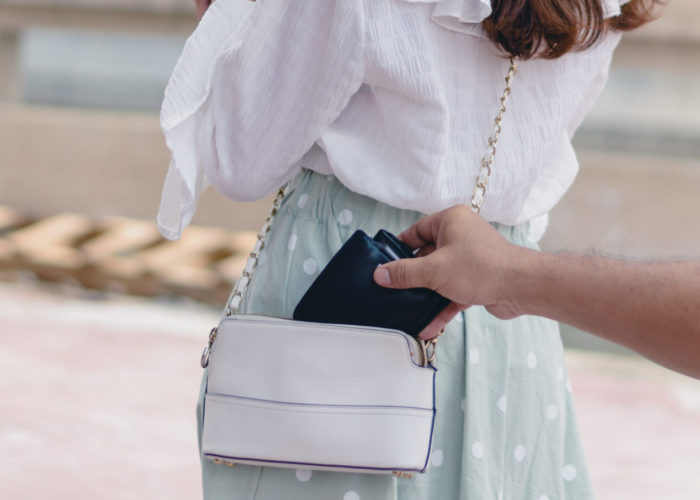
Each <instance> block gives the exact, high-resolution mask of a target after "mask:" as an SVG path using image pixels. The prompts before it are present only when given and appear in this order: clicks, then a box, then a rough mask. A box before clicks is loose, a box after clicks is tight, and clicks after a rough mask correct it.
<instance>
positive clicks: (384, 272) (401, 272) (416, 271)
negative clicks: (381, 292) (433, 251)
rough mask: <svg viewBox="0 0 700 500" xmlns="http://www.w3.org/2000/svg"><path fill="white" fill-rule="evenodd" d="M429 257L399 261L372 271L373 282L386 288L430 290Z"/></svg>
mask: <svg viewBox="0 0 700 500" xmlns="http://www.w3.org/2000/svg"><path fill="white" fill-rule="evenodd" d="M429 260H430V257H416V258H408V259H400V260H395V261H392V262H389V263H387V264H383V265H381V266H379V267H377V269H375V270H374V281H375V283H377V284H378V285H381V286H383V287H386V288H423V287H425V288H430V281H431V274H432V273H431V272H430V267H431V266H430V265H428V261H429Z"/></svg>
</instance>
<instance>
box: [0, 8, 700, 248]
mask: <svg viewBox="0 0 700 500" xmlns="http://www.w3.org/2000/svg"><path fill="white" fill-rule="evenodd" d="M191 4H192V2H191V1H190V0H148V1H146V0H128V1H126V0H121V1H114V0H99V1H98V0H0V68H1V71H0V204H7V205H10V206H12V207H14V208H16V209H18V210H20V211H23V212H26V213H31V214H36V215H45V214H49V213H53V212H57V211H66V210H73V211H78V212H84V213H89V214H121V215H127V216H133V217H141V218H150V219H153V218H154V217H155V213H156V211H157V205H158V202H159V198H160V188H161V183H162V179H163V176H164V173H165V170H166V168H167V164H168V159H169V155H168V152H167V150H166V148H165V145H164V144H163V140H162V136H161V134H160V129H159V126H158V115H157V110H158V106H159V103H160V99H161V98H162V89H163V88H164V86H165V83H166V82H167V78H168V75H169V72H170V70H171V68H172V66H173V65H174V64H175V62H176V60H177V57H178V55H179V52H180V50H181V48H182V45H183V44H184V41H185V39H186V37H187V35H188V34H189V32H191V30H192V29H193V28H194V27H195V23H196V19H195V16H194V9H193V6H192V5H191ZM698 26H700V4H698V2H695V1H693V0H674V1H673V2H671V4H670V5H669V6H668V7H667V9H666V12H665V14H664V16H663V17H662V18H661V19H659V20H658V21H656V22H655V23H652V24H651V25H649V26H648V27H645V28H643V29H642V30H639V31H638V32H636V33H633V34H629V35H625V37H624V38H623V42H622V43H621V45H620V47H619V48H618V51H617V52H616V55H615V59H614V62H613V65H612V68H611V71H610V81H609V84H608V86H607V88H606V90H605V91H604V94H603V96H602V97H601V99H600V101H599V102H598V104H597V106H596V107H595V108H594V110H593V111H592V112H591V114H590V116H589V117H588V118H587V120H586V121H585V122H584V124H583V125H582V127H581V129H580V130H579V132H578V133H577V135H576V138H575V145H576V148H577V150H578V152H579V157H580V160H581V165H582V168H581V173H580V175H579V178H578V179H577V181H576V183H575V184H574V187H573V188H572V189H571V191H570V192H569V193H568V194H567V196H566V197H565V198H564V199H563V200H562V202H561V203H560V204H559V205H558V206H557V207H556V208H555V210H554V211H553V212H552V215H551V224H550V228H549V230H548V233H547V234H546V236H545V238H544V240H543V241H542V245H543V247H545V248H548V249H572V250H585V249H589V248H594V249H598V250H601V251H606V252H611V253H621V254H626V255H634V256H672V255H698V253H699V251H698V249H699V248H700V231H699V230H698V229H699V228H700V201H699V200H700V196H698V194H699V193H700V160H699V158H700V140H699V138H700V96H699V94H700V93H698V92H697V89H698V88H700V30H698V28H697V27H698ZM267 204H268V202H267V201H266V200H264V201H262V202H259V203H255V204H245V205H240V204H236V203H233V202H230V201H229V200H226V199H225V198H223V197H222V196H221V195H219V194H218V193H217V192H216V191H215V190H214V189H210V190H209V191H208V192H207V193H205V195H204V196H203V197H202V200H201V205H200V210H199V212H198V214H197V216H196V218H195V222H198V223H201V224H216V225H222V226H225V227H230V228H241V227H245V228H257V226H258V225H259V223H260V220H261V218H262V216H263V213H264V212H265V211H266V209H267Z"/></svg>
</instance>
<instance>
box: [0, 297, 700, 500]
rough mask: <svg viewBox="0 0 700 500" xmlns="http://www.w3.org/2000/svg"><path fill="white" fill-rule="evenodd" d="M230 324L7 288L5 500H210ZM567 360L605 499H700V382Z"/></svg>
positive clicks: (0, 322) (2, 353)
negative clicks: (197, 405)
mask: <svg viewBox="0 0 700 500" xmlns="http://www.w3.org/2000/svg"><path fill="white" fill-rule="evenodd" d="M163 318H171V319H170V320H169V321H168V322H167V324H164V325H163V324H161V323H162V321H163ZM216 319H217V314H216V312H212V311H211V310H207V309H202V308H199V307H197V306H193V305H189V304H185V305H180V306H177V307H173V306H166V305H159V304H155V303H153V302H149V301H144V300H135V299H128V298H115V299H111V300H109V301H94V300H92V301H90V300H84V299H77V298H67V297H66V296H65V295H64V294H61V295H59V294H57V293H56V292H55V291H53V292H50V291H46V290H45V289H40V288H37V287H35V286H26V285H17V284H13V285H8V284H0V342H1V344H0V345H1V346H2V347H1V349H0V388H1V392H0V394H1V395H2V399H1V403H0V450H2V451H1V452H0V498H1V499H2V500H15V499H44V498H51V499H52V500H62V499H70V500H82V499H90V500H94V499H100V500H102V499H104V500H112V499H129V500H131V499H154V498H168V499H171V500H177V499H195V498H200V497H201V494H200V490H199V468H198V460H197V453H196V440H195V434H194V428H195V423H194V401H195V398H196V393H197V389H198V383H199V376H200V369H199V366H198V358H199V353H200V350H201V347H202V341H203V339H204V337H205V336H206V334H207V331H208V328H209V327H210V326H211V324H212V323H213V322H215V321H216ZM567 357H568V361H569V370H570V375H571V380H572V386H573V390H574V392H575V395H576V401H577V408H578V413H579V419H580V421H581V426H582V433H583V437H584V442H585V445H586V448H587V452H588V458H589V462H590V467H591V472H592V475H593V478H594V483H595V486H596V489H597V493H598V498H600V499H613V500H632V499H634V500H657V499H658V500H665V499H673V500H698V499H700V382H697V381H693V380H690V379H688V378H685V377H682V376H677V375H674V374H672V373H670V372H668V371H666V370H663V369H660V368H656V367H655V366H653V365H651V364H650V363H647V362H646V361H641V360H636V359H630V358H620V357H612V356H604V355H591V354H586V353H581V352H569V353H568V355H567ZM552 500H554V499H552Z"/></svg>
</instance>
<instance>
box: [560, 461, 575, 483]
mask: <svg viewBox="0 0 700 500" xmlns="http://www.w3.org/2000/svg"><path fill="white" fill-rule="evenodd" d="M576 474H578V471H577V470H576V467H574V466H573V465H571V464H567V465H565V466H564V467H563V468H562V470H561V477H563V478H564V481H573V480H574V479H576Z"/></svg>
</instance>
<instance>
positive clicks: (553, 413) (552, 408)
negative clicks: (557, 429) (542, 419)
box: [546, 403, 559, 420]
mask: <svg viewBox="0 0 700 500" xmlns="http://www.w3.org/2000/svg"><path fill="white" fill-rule="evenodd" d="M546 414H547V420H554V419H556V418H557V417H558V416H559V408H558V407H557V405H555V404H553V403H552V404H551V405H549V406H547V411H546Z"/></svg>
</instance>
